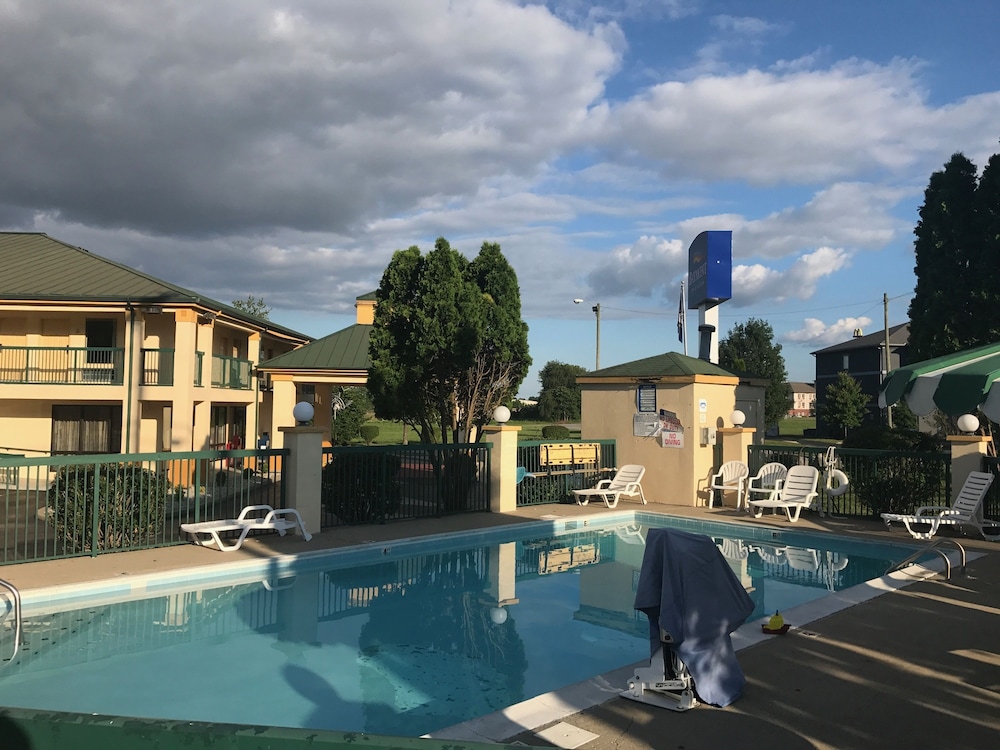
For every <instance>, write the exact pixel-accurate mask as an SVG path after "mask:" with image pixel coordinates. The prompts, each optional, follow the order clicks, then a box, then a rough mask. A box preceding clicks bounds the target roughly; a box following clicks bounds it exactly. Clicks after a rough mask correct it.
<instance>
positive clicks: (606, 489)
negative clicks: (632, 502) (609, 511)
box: [573, 464, 646, 508]
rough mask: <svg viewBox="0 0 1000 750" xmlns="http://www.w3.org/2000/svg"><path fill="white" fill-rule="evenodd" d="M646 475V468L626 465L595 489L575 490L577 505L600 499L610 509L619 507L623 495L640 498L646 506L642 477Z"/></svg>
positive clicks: (603, 480) (598, 484)
mask: <svg viewBox="0 0 1000 750" xmlns="http://www.w3.org/2000/svg"><path fill="white" fill-rule="evenodd" d="M645 473H646V467H645V466H640V465H639V464H626V465H625V466H623V467H621V468H620V469H619V470H618V471H617V472H615V475H614V476H613V477H612V478H611V479H602V480H601V481H600V482H598V483H597V484H596V485H595V486H594V487H592V488H590V489H588V490H573V494H574V495H575V496H576V504H577V505H586V504H587V503H589V502H590V498H592V497H599V498H600V499H601V500H603V501H604V504H605V505H607V506H608V507H609V508H614V507H615V506H616V505H618V500H619V499H620V498H621V496H622V495H627V496H629V497H634V496H635V495H638V496H639V499H640V500H642V504H643V505H645V504H646V496H645V495H643V494H642V485H641V484H639V482H640V480H642V475H643V474H645Z"/></svg>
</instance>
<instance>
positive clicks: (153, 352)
mask: <svg viewBox="0 0 1000 750" xmlns="http://www.w3.org/2000/svg"><path fill="white" fill-rule="evenodd" d="M142 384H143V385H173V384H174V350H173V349H143V350H142Z"/></svg>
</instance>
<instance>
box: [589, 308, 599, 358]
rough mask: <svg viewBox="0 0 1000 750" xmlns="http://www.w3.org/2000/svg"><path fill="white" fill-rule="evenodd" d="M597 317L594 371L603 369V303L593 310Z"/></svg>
mask: <svg viewBox="0 0 1000 750" xmlns="http://www.w3.org/2000/svg"><path fill="white" fill-rule="evenodd" d="M591 309H592V310H593V311H594V314H595V315H596V316H597V355H596V358H595V362H594V369H595V370H600V369H601V303H600V302H598V303H597V304H596V305H594V306H593V307H592V308H591Z"/></svg>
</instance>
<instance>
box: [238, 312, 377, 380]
mask: <svg viewBox="0 0 1000 750" xmlns="http://www.w3.org/2000/svg"><path fill="white" fill-rule="evenodd" d="M371 332H372V326H370V325H363V324H361V323H355V324H354V325H352V326H349V327H347V328H345V329H343V330H342V331H337V332H336V333H331V334H330V335H329V336H324V337H323V338H321V339H317V340H316V341H313V342H311V343H309V344H306V345H305V346H300V347H299V348H298V349H295V350H293V351H290V352H285V353H284V354H281V355H279V356H277V357H274V358H272V359H269V360H266V361H265V362H261V363H260V364H259V365H258V369H261V370H264V371H270V370H364V371H365V372H367V371H368V367H369V365H370V364H371V362H370V361H369V359H368V337H369V335H370V334H371Z"/></svg>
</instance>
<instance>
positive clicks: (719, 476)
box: [708, 461, 750, 508]
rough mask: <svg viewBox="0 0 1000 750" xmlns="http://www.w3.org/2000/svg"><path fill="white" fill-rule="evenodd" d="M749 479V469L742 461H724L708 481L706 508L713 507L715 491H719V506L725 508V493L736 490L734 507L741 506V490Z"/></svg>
mask: <svg viewBox="0 0 1000 750" xmlns="http://www.w3.org/2000/svg"><path fill="white" fill-rule="evenodd" d="M749 477H750V467H749V466H747V465H746V464H745V463H743V462H742V461H726V463H724V464H722V466H720V467H719V470H718V471H717V472H715V473H714V474H713V475H712V476H711V477H710V478H709V480H708V507H709V508H714V507H715V491H716V490H718V491H719V505H720V506H722V507H725V505H726V500H725V493H726V492H727V491H732V490H736V507H737V508H739V507H741V506H742V505H743V490H744V488H745V487H746V482H747V479H748V478H749Z"/></svg>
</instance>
